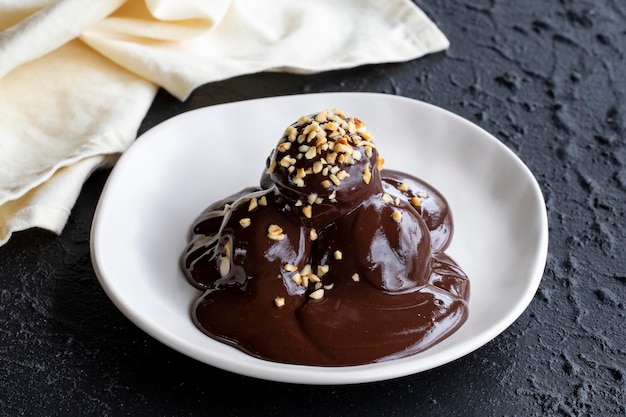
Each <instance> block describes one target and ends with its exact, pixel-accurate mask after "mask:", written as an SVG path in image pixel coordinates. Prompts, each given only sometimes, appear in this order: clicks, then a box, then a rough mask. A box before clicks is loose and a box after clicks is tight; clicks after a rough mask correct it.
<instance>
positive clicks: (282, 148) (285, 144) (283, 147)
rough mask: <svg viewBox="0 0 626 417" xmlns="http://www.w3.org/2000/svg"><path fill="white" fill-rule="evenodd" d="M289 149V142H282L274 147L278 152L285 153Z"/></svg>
mask: <svg viewBox="0 0 626 417" xmlns="http://www.w3.org/2000/svg"><path fill="white" fill-rule="evenodd" d="M289 148H291V142H283V143H281V144H280V145H278V146H277V147H276V149H278V151H279V152H286V151H288V150H289Z"/></svg>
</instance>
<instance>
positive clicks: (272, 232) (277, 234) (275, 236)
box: [267, 224, 285, 240]
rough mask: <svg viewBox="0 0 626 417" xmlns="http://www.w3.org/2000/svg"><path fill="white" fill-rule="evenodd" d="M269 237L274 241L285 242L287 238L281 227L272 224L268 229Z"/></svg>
mask: <svg viewBox="0 0 626 417" xmlns="http://www.w3.org/2000/svg"><path fill="white" fill-rule="evenodd" d="M267 237H269V238H270V239H272V240H283V239H284V238H285V234H284V233H283V229H282V228H281V227H280V226H278V225H276V224H272V225H270V227H268V228H267Z"/></svg>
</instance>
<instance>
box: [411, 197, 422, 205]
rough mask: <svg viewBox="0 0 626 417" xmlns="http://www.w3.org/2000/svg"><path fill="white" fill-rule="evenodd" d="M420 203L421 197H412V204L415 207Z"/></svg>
mask: <svg viewBox="0 0 626 417" xmlns="http://www.w3.org/2000/svg"><path fill="white" fill-rule="evenodd" d="M420 204H422V199H421V198H419V197H411V205H412V206H413V207H417V206H419V205H420Z"/></svg>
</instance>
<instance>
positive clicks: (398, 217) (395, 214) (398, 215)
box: [391, 210, 402, 222]
mask: <svg viewBox="0 0 626 417" xmlns="http://www.w3.org/2000/svg"><path fill="white" fill-rule="evenodd" d="M391 218H392V219H394V220H395V221H397V222H399V221H400V220H402V213H400V212H399V211H398V210H394V212H393V214H392V215H391Z"/></svg>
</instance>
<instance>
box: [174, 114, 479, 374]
mask: <svg viewBox="0 0 626 417" xmlns="http://www.w3.org/2000/svg"><path fill="white" fill-rule="evenodd" d="M382 165H383V158H382V157H381V156H379V154H378V151H377V147H376V145H375V142H374V138H373V137H372V135H371V134H370V133H369V132H368V131H367V129H366V126H365V124H364V123H363V122H362V121H361V120H359V119H358V118H356V117H347V116H346V115H345V114H344V113H343V112H342V111H341V110H337V109H335V110H325V111H322V112H320V113H317V114H313V115H310V116H302V117H301V118H300V119H299V120H298V121H297V122H295V123H294V124H292V125H291V126H288V127H287V129H286V130H285V132H284V134H283V136H282V137H281V139H280V140H279V142H278V145H277V146H276V148H275V149H273V150H272V151H271V154H270V155H269V157H268V159H267V164H266V170H265V172H264V173H263V174H262V176H261V180H260V184H259V186H257V187H250V188H247V189H244V190H242V191H239V192H238V193H236V194H233V195H231V196H230V197H227V198H225V199H223V200H221V201H218V202H215V203H213V204H212V205H211V206H209V207H208V208H207V209H206V210H205V211H204V212H203V213H202V214H201V215H200V216H199V217H198V218H197V220H196V221H195V223H194V224H193V227H192V232H191V237H190V243H189V245H188V247H187V248H186V250H185V251H184V253H183V256H182V262H181V264H182V269H183V270H184V272H185V274H186V276H187V279H188V280H189V282H190V283H191V284H192V285H194V286H195V287H197V288H199V289H201V290H204V292H203V294H202V296H201V297H200V298H199V299H198V300H197V301H196V303H195V304H194V306H193V309H192V316H193V320H194V321H195V323H196V324H197V326H198V327H199V328H200V329H201V330H202V331H204V332H205V333H206V334H207V335H208V336H210V337H212V338H214V339H217V340H219V341H222V342H224V343H227V344H229V345H232V346H234V347H236V348H238V349H240V350H242V351H244V352H246V353H248V354H250V355H253V356H255V357H258V358H261V359H265V360H268V361H275V362H283V363H291V364H300V365H316V366H346V365H360V364H366V363H372V362H380V361H387V360H391V359H395V358H401V357H405V356H408V355H413V354H415V353H417V352H420V351H423V350H424V349H426V348H428V347H430V346H432V345H434V344H436V343H438V342H439V341H441V340H443V339H444V338H446V337H448V336H449V335H450V334H452V333H453V332H455V331H456V330H457V329H458V328H459V327H460V326H461V325H462V324H463V323H464V322H465V320H466V319H467V315H468V297H469V281H468V278H467V276H466V275H465V274H464V273H463V271H462V270H461V269H460V268H459V266H457V264H456V263H455V262H454V261H453V260H452V259H451V258H450V257H448V256H447V255H446V254H445V253H444V250H445V249H446V248H447V247H448V244H449V242H450V239H451V237H452V230H453V224H452V217H451V214H450V211H449V208H448V205H447V202H446V200H445V199H444V197H443V196H442V195H441V194H440V193H439V192H438V191H437V190H436V189H435V188H433V187H432V186H430V185H428V184H426V183H425V182H424V181H421V180H420V179H418V178H415V177H413V176H411V175H409V174H405V173H401V172H397V171H392V170H383V169H382Z"/></svg>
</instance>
